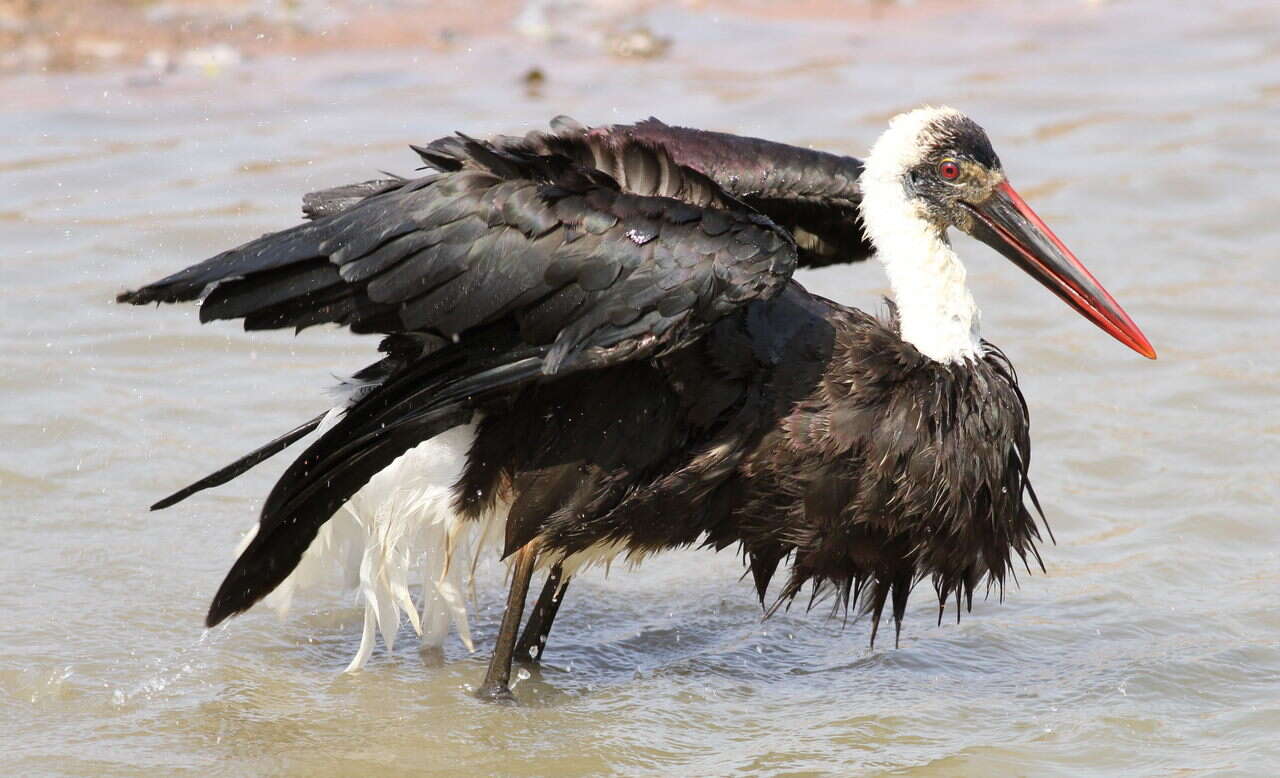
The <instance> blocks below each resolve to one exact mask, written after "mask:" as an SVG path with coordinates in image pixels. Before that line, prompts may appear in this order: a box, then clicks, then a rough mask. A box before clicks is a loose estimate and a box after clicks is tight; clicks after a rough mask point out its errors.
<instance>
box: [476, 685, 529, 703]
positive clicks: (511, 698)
mask: <svg viewBox="0 0 1280 778" xmlns="http://www.w3.org/2000/svg"><path fill="white" fill-rule="evenodd" d="M476 697H477V698H479V699H481V700H484V701H485V702H496V703H498V704H499V705H517V704H519V701H518V700H516V696H515V695H514V694H512V693H511V687H510V686H508V685H506V684H505V683H491V684H486V685H484V686H481V687H480V688H479V690H477V691H476Z"/></svg>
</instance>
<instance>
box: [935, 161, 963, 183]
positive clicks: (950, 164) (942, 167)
mask: <svg viewBox="0 0 1280 778" xmlns="http://www.w3.org/2000/svg"><path fill="white" fill-rule="evenodd" d="M938 175H940V176H942V177H943V178H945V179H946V180H948V181H954V180H956V179H957V178H959V177H960V166H959V165H957V164H956V163H955V160H951V159H944V160H943V161H942V162H941V163H939V164H938Z"/></svg>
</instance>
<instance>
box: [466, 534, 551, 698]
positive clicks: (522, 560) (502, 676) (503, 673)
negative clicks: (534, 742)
mask: <svg viewBox="0 0 1280 778" xmlns="http://www.w3.org/2000/svg"><path fill="white" fill-rule="evenodd" d="M537 559H538V546H537V543H536V542H532V543H528V544H527V545H525V546H524V548H521V549H520V550H519V551H517V552H516V563H515V568H514V569H513V570H512V571H511V591H510V592H509V593H508V594H507V609H506V611H504V612H503V614H502V626H501V627H499V628H498V639H497V641H496V642H495V643H494V646H493V657H492V658H490V659H489V671H488V672H487V673H485V675H484V685H483V686H481V687H480V691H479V692H477V696H478V697H480V698H481V699H485V700H497V701H501V702H514V701H515V697H514V696H512V694H511V686H510V681H511V658H512V654H513V652H514V651H515V646H516V637H517V635H518V634H519V631H520V621H521V620H522V619H523V618H524V599H525V596H526V595H528V593H529V579H530V578H531V577H532V576H533V564H534V562H535V561H537Z"/></svg>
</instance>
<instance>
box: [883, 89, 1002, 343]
mask: <svg viewBox="0 0 1280 778" xmlns="http://www.w3.org/2000/svg"><path fill="white" fill-rule="evenodd" d="M959 115H960V114H959V112H958V111H956V110H955V109H953V108H918V109H916V110H914V111H910V112H908V113H904V114H899V115H898V116H896V117H894V118H893V120H892V121H891V122H890V123H889V129H887V130H885V132H884V134H882V135H881V136H880V138H879V139H878V140H877V141H876V142H875V145H873V146H872V147H871V152H870V153H869V154H868V156H867V159H866V167H865V169H864V170H863V171H862V175H861V176H860V177H859V179H858V182H859V184H860V185H861V188H862V206H861V207H862V222H863V225H864V229H865V231H866V233H867V237H868V238H870V240H871V242H872V244H873V245H874V246H875V248H876V257H877V258H878V259H879V260H880V262H881V263H882V264H883V265H884V269H885V272H886V273H887V274H888V276H889V284H890V287H891V288H892V290H893V299H894V302H895V303H897V306H898V321H899V326H900V328H901V336H902V339H903V340H905V341H907V342H908V343H910V344H911V345H913V346H915V347H916V348H917V349H919V351H920V353H922V354H924V355H925V356H927V357H929V358H930V359H933V360H936V361H938V362H962V361H964V360H966V359H976V358H977V356H978V354H979V353H980V350H981V334H980V328H979V319H980V315H979V311H978V306H977V304H975V303H974V300H973V295H971V294H970V293H969V288H968V286H966V284H965V277H966V274H965V269H964V264H963V263H962V262H961V261H960V258H959V257H958V256H956V253H955V252H954V251H953V250H952V249H951V243H950V242H949V241H948V240H947V238H946V235H945V231H944V228H942V227H940V226H939V225H937V224H934V223H933V222H932V221H930V220H929V219H928V218H927V217H926V216H925V214H924V213H923V211H922V210H921V205H920V204H919V203H918V201H914V200H913V199H911V198H909V197H908V196H907V192H906V190H905V188H904V187H903V177H904V176H905V175H906V173H907V171H908V170H910V169H911V168H913V167H914V166H916V165H917V164H919V162H920V159H921V154H922V150H923V149H925V148H927V147H928V145H929V144H930V141H931V138H930V136H929V128H930V126H931V125H933V124H934V122H936V121H938V120H939V119H942V118H945V117H947V116H959Z"/></svg>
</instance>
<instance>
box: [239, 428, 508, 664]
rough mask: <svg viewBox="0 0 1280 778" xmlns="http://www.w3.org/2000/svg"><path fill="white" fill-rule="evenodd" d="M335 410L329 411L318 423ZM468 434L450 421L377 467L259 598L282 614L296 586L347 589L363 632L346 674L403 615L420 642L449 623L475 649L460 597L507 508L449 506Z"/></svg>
mask: <svg viewBox="0 0 1280 778" xmlns="http://www.w3.org/2000/svg"><path fill="white" fill-rule="evenodd" d="M340 411H341V409H335V410H334V411H332V412H331V413H330V416H329V418H328V419H326V420H325V425H323V426H322V429H324V428H325V427H327V426H328V425H330V424H332V423H333V422H334V421H336V419H337V417H338V415H339V413H340ZM474 440H475V424H474V423H473V424H468V425H464V426H460V427H455V428H453V429H451V430H449V431H447V432H445V433H443V434H441V435H437V436H436V437H434V438H432V439H431V440H429V441H426V442H425V443H422V444H420V445H419V446H417V447H416V448H414V449H412V450H410V451H408V452H406V453H405V454H404V455H403V456H401V457H400V458H399V459H397V460H396V461H395V462H393V463H391V465H389V466H388V467H386V468H385V469H384V470H382V471H381V472H379V473H378V474H377V475H376V476H374V477H373V478H372V479H370V481H369V483H368V484H366V485H365V486H364V488H362V489H361V490H360V491H359V492H357V493H356V494H355V495H354V496H353V497H352V498H351V499H350V500H348V501H347V503H346V504H345V505H344V506H343V507H342V508H340V509H339V510H338V512H337V513H335V514H334V515H333V518H331V519H329V521H328V522H326V523H325V525H324V526H323V527H321V529H320V533H319V534H318V535H317V536H316V539H315V540H314V541H312V542H311V545H310V547H308V548H307V551H306V553H305V554H303V557H302V561H301V562H299V563H298V566H297V567H296V568H294V570H293V572H292V573H291V574H290V575H289V577H288V578H286V579H285V580H284V582H283V583H281V584H280V586H279V587H277V588H276V590H275V591H274V592H272V593H271V594H270V595H269V596H268V597H267V600H266V601H267V603H268V604H270V605H271V606H272V607H274V608H275V609H276V611H277V612H278V613H279V614H280V615H281V617H284V616H285V615H287V614H288V612H289V608H290V606H291V605H292V603H293V600H294V597H295V596H296V595H297V594H298V593H300V592H305V591H307V590H310V589H315V588H319V587H322V586H328V585H332V583H333V582H334V581H335V579H336V581H337V582H339V583H340V584H341V585H343V586H345V587H346V588H348V589H350V590H354V591H356V592H357V593H358V595H359V597H360V599H361V600H362V601H363V603H364V634H363V636H362V638H361V640H360V648H359V649H358V650H357V651H356V655H355V657H354V658H352V660H351V664H350V665H348V666H347V669H346V671H347V672H352V671H355V670H359V669H361V668H362V667H364V665H365V663H366V662H367V661H368V660H369V657H370V655H371V654H372V653H373V648H374V644H375V642H376V639H377V636H378V635H379V634H380V635H381V636H382V642H383V644H384V645H385V646H386V647H387V649H388V650H391V649H392V648H394V647H395V638H396V633H397V632H399V630H400V625H401V624H402V623H403V622H404V620H405V619H407V620H408V621H409V623H410V624H412V625H413V628H414V631H415V632H417V633H418V635H419V636H420V637H421V638H422V644H423V645H424V646H435V647H439V646H441V645H442V644H443V643H444V639H445V637H446V636H447V635H448V633H449V627H450V624H452V626H453V628H454V629H456V630H457V631H458V635H459V637H460V638H461V639H462V642H463V643H464V644H465V645H466V646H467V648H468V650H475V648H474V646H473V644H472V642H471V629H470V625H469V623H468V621H467V601H468V599H469V598H470V596H471V594H472V588H473V576H474V573H475V570H476V565H477V562H478V560H479V559H480V555H481V554H482V553H484V552H486V551H489V552H493V551H495V550H496V549H498V548H501V540H502V534H503V528H504V525H505V521H506V506H498V508H496V509H495V510H493V511H491V512H490V513H489V514H488V515H486V516H484V517H482V518H481V520H480V521H465V520H463V518H462V517H461V516H459V515H458V514H457V513H456V512H455V511H454V508H453V486H454V484H455V483H457V481H458V479H459V477H460V476H461V475H462V468H463V465H464V463H465V462H466V455H467V451H468V450H469V449H470V448H471V443H472V441H474ZM255 532H256V527H255V529H254V530H253V531H250V533H249V534H248V535H247V536H246V537H245V539H244V540H243V541H242V542H241V545H240V551H243V550H244V548H245V547H246V546H248V544H249V541H250V540H252V539H253V535H254V533H255ZM237 553H239V552H237ZM414 585H417V586H419V587H420V591H421V592H422V602H421V604H420V606H419V605H416V604H415V603H414V601H413V597H412V595H411V593H410V591H411V587H413V586H414Z"/></svg>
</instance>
